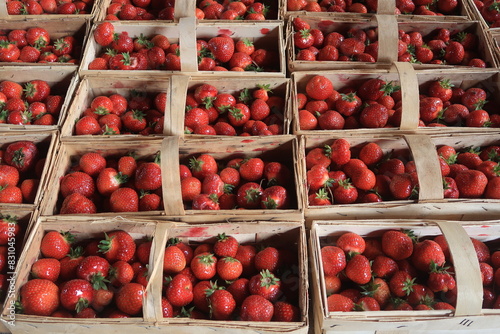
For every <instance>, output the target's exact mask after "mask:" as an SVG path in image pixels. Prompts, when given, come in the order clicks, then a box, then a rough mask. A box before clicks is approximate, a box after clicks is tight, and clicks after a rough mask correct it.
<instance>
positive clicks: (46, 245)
mask: <svg viewBox="0 0 500 334" xmlns="http://www.w3.org/2000/svg"><path fill="white" fill-rule="evenodd" d="M73 240H74V236H73V235H72V234H71V233H69V232H65V233H59V232H57V231H49V232H47V233H46V234H45V235H44V236H43V238H42V241H41V244H40V252H41V253H42V254H43V256H44V257H51V258H55V259H58V260H60V259H62V258H63V257H65V256H66V255H67V254H69V251H70V248H71V243H72V242H73Z"/></svg>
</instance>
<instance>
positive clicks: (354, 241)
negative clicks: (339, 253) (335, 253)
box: [336, 232, 365, 254]
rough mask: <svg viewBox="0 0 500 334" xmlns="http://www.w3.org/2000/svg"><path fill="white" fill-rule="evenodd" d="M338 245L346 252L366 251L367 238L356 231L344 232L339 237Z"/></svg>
mask: <svg viewBox="0 0 500 334" xmlns="http://www.w3.org/2000/svg"><path fill="white" fill-rule="evenodd" d="M336 243H337V247H339V248H340V249H342V250H343V251H344V252H346V253H359V254H361V253H363V252H364V251H365V240H364V239H363V237H361V236H360V235H359V234H357V233H354V232H346V233H343V234H342V235H341V236H340V237H339V238H338V239H337V242H336Z"/></svg>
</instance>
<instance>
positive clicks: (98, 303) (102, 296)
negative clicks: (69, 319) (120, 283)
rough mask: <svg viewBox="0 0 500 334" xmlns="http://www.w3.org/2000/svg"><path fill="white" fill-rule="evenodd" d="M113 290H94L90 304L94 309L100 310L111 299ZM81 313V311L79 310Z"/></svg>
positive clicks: (109, 302)
mask: <svg viewBox="0 0 500 334" xmlns="http://www.w3.org/2000/svg"><path fill="white" fill-rule="evenodd" d="M113 297H114V292H113V291H110V290H105V289H99V290H94V293H93V296H92V303H91V306H92V308H93V309H95V310H96V311H98V312H100V311H102V310H103V309H104V308H105V307H106V306H108V305H109V304H111V302H112V301H113ZM80 313H82V311H80Z"/></svg>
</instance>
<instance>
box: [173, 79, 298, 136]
mask: <svg viewBox="0 0 500 334" xmlns="http://www.w3.org/2000/svg"><path fill="white" fill-rule="evenodd" d="M171 79H172V96H175V97H176V98H175V99H171V102H172V103H171V119H170V122H166V124H165V125H166V126H167V127H168V129H166V130H165V132H166V134H168V135H177V136H183V135H185V133H184V115H185V112H186V96H187V93H188V91H189V90H191V89H195V88H196V87H197V86H199V85H202V84H210V85H213V86H214V87H216V88H217V89H218V91H219V93H229V94H233V95H234V96H235V97H238V96H239V93H240V92H241V91H242V90H243V89H245V88H247V89H249V90H250V91H252V90H253V89H255V88H257V85H269V87H270V89H271V91H272V93H270V95H272V96H279V97H282V98H284V100H285V106H284V108H283V109H284V110H283V114H282V115H280V116H281V117H282V118H283V123H282V126H283V129H284V130H283V132H284V133H283V134H289V128H290V123H291V115H290V110H291V108H290V103H291V102H290V99H289V96H290V79H287V78H272V77H267V78H264V77H259V78H246V77H244V78H234V77H228V78H226V79H224V80H220V79H213V78H212V77H211V76H206V77H197V76H191V77H188V76H179V75H175V76H172V78H171ZM191 136H193V137H201V135H194V134H193V135H189V137H191Z"/></svg>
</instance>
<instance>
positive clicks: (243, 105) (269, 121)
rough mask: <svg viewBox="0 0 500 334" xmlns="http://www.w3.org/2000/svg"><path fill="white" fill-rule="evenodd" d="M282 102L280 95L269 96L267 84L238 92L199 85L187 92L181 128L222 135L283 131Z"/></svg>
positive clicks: (257, 134)
mask: <svg viewBox="0 0 500 334" xmlns="http://www.w3.org/2000/svg"><path fill="white" fill-rule="evenodd" d="M284 105H285V100H284V98H283V97H281V96H278V95H273V94H272V91H271V89H270V87H269V85H268V84H267V85H266V84H263V85H257V87H256V88H254V89H249V88H245V89H243V90H241V91H240V92H239V94H237V93H234V94H230V93H224V92H220V91H219V90H218V89H217V88H216V87H214V86H213V85H210V84H200V85H198V86H197V87H194V88H193V89H191V90H190V91H188V95H187V99H186V113H185V115H184V131H185V132H186V133H194V134H203V135H224V136H236V135H239V136H249V135H255V136H266V135H279V134H283V122H284V119H283V118H284Z"/></svg>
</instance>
